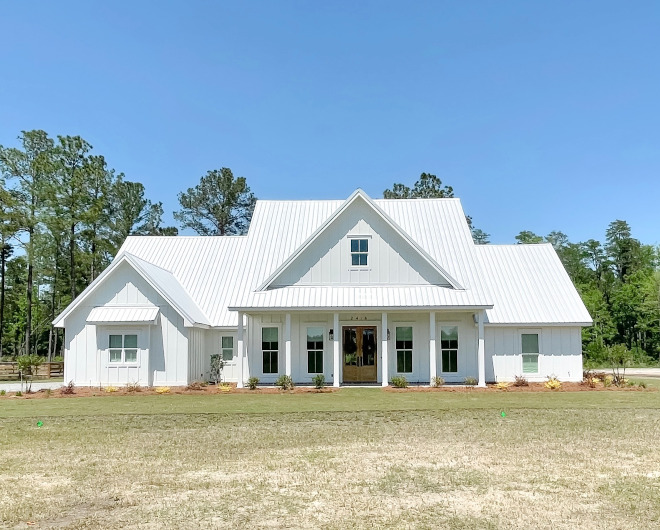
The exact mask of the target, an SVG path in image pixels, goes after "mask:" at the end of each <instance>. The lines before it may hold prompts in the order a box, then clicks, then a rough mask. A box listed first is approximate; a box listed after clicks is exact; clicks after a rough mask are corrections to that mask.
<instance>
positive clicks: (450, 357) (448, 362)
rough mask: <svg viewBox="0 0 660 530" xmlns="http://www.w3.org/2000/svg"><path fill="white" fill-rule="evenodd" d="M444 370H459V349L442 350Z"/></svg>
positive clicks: (450, 371)
mask: <svg viewBox="0 0 660 530" xmlns="http://www.w3.org/2000/svg"><path fill="white" fill-rule="evenodd" d="M442 371H443V372H449V373H452V372H453V373H455V372H458V351H456V350H442Z"/></svg>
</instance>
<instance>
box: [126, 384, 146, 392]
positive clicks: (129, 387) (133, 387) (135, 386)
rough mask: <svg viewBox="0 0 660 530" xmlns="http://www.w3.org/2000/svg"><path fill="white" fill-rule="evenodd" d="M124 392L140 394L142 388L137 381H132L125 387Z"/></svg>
mask: <svg viewBox="0 0 660 530" xmlns="http://www.w3.org/2000/svg"><path fill="white" fill-rule="evenodd" d="M126 391H127V392H142V387H141V386H140V383H138V382H137V381H134V382H133V383H128V384H127V385H126Z"/></svg>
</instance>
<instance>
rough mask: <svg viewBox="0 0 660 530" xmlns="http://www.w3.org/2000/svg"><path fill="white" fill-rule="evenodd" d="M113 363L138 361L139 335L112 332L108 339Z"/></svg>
mask: <svg viewBox="0 0 660 530" xmlns="http://www.w3.org/2000/svg"><path fill="white" fill-rule="evenodd" d="M108 351H109V352H110V362H111V363H137V352H138V347H137V335H136V334H132V333H124V334H111V335H110V337H109V340H108Z"/></svg>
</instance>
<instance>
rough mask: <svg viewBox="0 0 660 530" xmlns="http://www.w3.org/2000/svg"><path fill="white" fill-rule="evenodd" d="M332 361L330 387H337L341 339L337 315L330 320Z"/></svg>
mask: <svg viewBox="0 0 660 530" xmlns="http://www.w3.org/2000/svg"><path fill="white" fill-rule="evenodd" d="M332 333H333V334H334V335H333V339H332V353H333V356H332V359H333V373H332V386H336V387H338V386H339V339H340V337H341V330H340V329H339V313H335V314H334V317H333V320H332Z"/></svg>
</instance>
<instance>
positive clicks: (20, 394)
mask: <svg viewBox="0 0 660 530" xmlns="http://www.w3.org/2000/svg"><path fill="white" fill-rule="evenodd" d="M14 395H15V396H16V397H21V396H22V395H23V392H21V391H20V390H19V391H18V392H16V394H14Z"/></svg>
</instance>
